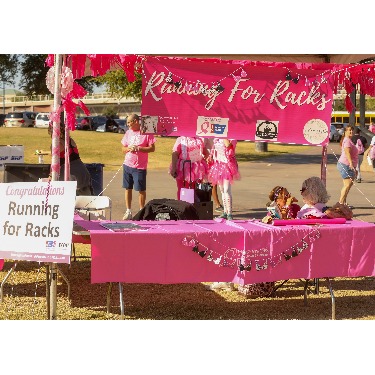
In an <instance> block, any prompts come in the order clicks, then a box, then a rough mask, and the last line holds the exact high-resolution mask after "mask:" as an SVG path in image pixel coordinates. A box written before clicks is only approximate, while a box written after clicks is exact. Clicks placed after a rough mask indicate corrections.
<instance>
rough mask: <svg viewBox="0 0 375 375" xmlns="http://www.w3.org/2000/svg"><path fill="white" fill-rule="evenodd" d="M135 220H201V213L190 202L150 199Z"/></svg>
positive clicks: (134, 217)
mask: <svg viewBox="0 0 375 375" xmlns="http://www.w3.org/2000/svg"><path fill="white" fill-rule="evenodd" d="M133 220H199V215H198V212H197V210H196V209H195V208H194V206H193V205H192V204H190V203H188V202H184V201H179V200H176V199H167V198H162V199H152V200H150V201H149V202H148V203H147V204H146V205H145V206H144V207H143V208H142V209H141V210H140V211H139V212H138V213H137V214H136V215H135V216H133Z"/></svg>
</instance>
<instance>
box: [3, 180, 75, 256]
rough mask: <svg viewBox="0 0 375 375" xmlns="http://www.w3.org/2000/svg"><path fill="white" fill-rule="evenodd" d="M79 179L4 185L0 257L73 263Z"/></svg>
mask: <svg viewBox="0 0 375 375" xmlns="http://www.w3.org/2000/svg"><path fill="white" fill-rule="evenodd" d="M76 188H77V181H51V182H16V183H3V184H0V258H4V259H13V260H28V261H36V262H50V263H70V253H71V243H72V230H73V217H74V207H75V198H76Z"/></svg>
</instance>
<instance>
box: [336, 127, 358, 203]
mask: <svg viewBox="0 0 375 375" xmlns="http://www.w3.org/2000/svg"><path fill="white" fill-rule="evenodd" d="M353 132H354V128H353V126H352V125H348V126H347V127H346V128H345V132H344V136H343V137H342V138H341V142H340V144H341V156H340V158H339V160H338V162H337V169H338V171H339V172H340V175H341V177H342V180H343V184H344V186H343V187H342V189H341V193H340V200H339V203H341V204H345V205H347V202H346V198H347V197H348V194H349V191H350V188H351V187H352V185H353V181H354V179H355V178H356V174H357V171H356V167H357V165H358V150H357V147H356V146H355V144H354V143H353V142H352V140H351V137H352V136H353ZM350 208H352V207H350Z"/></svg>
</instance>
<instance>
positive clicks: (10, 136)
mask: <svg viewBox="0 0 375 375" xmlns="http://www.w3.org/2000/svg"><path fill="white" fill-rule="evenodd" d="M122 136H123V135H122V134H116V133H101V132H92V131H79V130H76V131H74V132H71V137H72V138H73V139H74V140H75V142H76V143H77V145H78V149H79V153H80V155H81V159H82V161H83V162H84V163H102V164H104V168H105V170H107V171H111V170H117V169H118V167H119V166H120V165H121V164H122V162H123V158H124V157H123V154H122V151H121V143H120V142H121V139H122ZM174 142H175V138H168V137H158V138H157V141H156V151H155V152H154V153H151V154H150V155H149V168H150V169H152V168H167V167H168V166H169V164H170V162H171V153H172V147H173V144H174ZM0 144H1V145H23V146H24V153H25V163H32V164H34V163H35V164H37V163H38V156H36V155H35V151H36V150H44V151H47V152H49V151H50V148H51V137H50V136H49V135H48V133H47V129H39V128H4V127H0ZM303 147H305V146H292V145H280V144H269V145H268V152H257V151H255V146H254V142H245V141H241V142H239V143H238V146H237V149H236V155H237V159H238V161H239V162H242V161H252V160H257V159H260V158H263V157H268V156H270V155H278V154H280V155H281V154H285V153H288V152H293V151H295V150H297V149H299V148H303ZM44 162H45V163H47V164H49V163H50V162H51V156H50V155H46V156H45V157H44Z"/></svg>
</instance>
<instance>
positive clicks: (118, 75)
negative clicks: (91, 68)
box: [94, 69, 142, 101]
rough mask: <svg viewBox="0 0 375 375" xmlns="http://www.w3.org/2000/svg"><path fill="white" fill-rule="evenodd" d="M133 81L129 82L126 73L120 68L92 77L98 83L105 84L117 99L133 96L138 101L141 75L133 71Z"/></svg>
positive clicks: (140, 94) (140, 96) (140, 93)
mask: <svg viewBox="0 0 375 375" xmlns="http://www.w3.org/2000/svg"><path fill="white" fill-rule="evenodd" d="M135 76H136V79H135V81H134V82H129V81H128V79H127V78H126V74H125V72H124V71H123V70H122V69H118V70H112V71H109V72H107V73H106V74H105V75H103V76H100V77H96V78H94V81H95V82H96V83H97V84H99V85H104V86H106V88H107V90H108V91H109V92H110V94H111V95H112V96H114V97H116V98H118V99H121V98H124V97H125V98H135V99H137V100H139V101H141V99H142V76H141V75H140V74H138V73H135Z"/></svg>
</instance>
